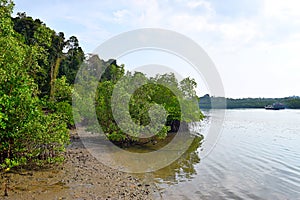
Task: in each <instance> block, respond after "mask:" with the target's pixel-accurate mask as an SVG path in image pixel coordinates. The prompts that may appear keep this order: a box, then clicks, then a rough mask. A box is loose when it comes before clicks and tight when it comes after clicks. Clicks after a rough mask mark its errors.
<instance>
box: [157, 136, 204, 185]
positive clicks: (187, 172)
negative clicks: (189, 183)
mask: <svg viewBox="0 0 300 200" xmlns="http://www.w3.org/2000/svg"><path fill="white" fill-rule="evenodd" d="M202 139H203V138H202V137H200V136H197V137H195V138H194V140H193V142H192V144H191V146H190V148H189V149H188V150H187V151H186V152H185V153H184V154H183V155H182V156H181V157H180V158H179V159H178V160H176V161H175V162H173V163H172V164H171V165H169V166H167V167H165V168H162V169H160V170H158V171H155V172H153V173H152V177H154V178H156V181H157V182H159V183H166V182H167V183H168V184H176V183H179V182H181V181H186V180H190V179H192V178H193V177H194V176H195V175H197V171H196V169H195V168H194V166H195V165H196V164H198V163H199V162H200V158H199V156H198V153H197V150H198V148H199V147H200V145H201V141H202Z"/></svg>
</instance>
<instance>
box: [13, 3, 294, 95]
mask: <svg viewBox="0 0 300 200" xmlns="http://www.w3.org/2000/svg"><path fill="white" fill-rule="evenodd" d="M15 4H16V6H15V13H16V12H23V11H25V12H26V13H27V14H28V15H29V16H32V17H34V18H39V19H41V20H42V21H44V22H45V23H46V24H47V25H48V26H50V27H51V28H52V29H54V30H56V31H62V32H64V33H65V34H66V36H71V35H75V36H77V37H78V38H79V41H80V44H81V46H82V47H83V48H84V50H85V51H86V52H92V51H93V50H94V49H95V48H96V47H97V46H98V45H100V44H101V43H102V42H104V41H105V40H107V39H109V38H111V37H113V36H115V35H118V34H120V33H122V32H124V31H129V30H133V29H137V28H146V27H147V28H148V27H151V28H164V29H169V30H174V31H177V32H179V33H182V34H184V35H186V36H188V37H190V38H191V39H193V40H194V41H196V42H197V43H198V44H199V45H200V46H202V47H203V49H204V50H205V51H206V52H207V53H208V55H209V56H210V57H211V59H212V60H213V61H214V63H215V65H216V67H217V69H218V71H219V73H220V76H221V78H222V81H223V85H224V87H225V94H226V96H227V97H283V96H291V95H300V84H299V83H298V82H299V79H300V56H299V55H298V54H299V52H300V12H299V10H300V2H299V1H298V0H285V1H282V0H226V1H224V0H210V1H209V0H173V1H171V0H119V1H113V0H107V1H105V0H101V1H100V0H89V1H79V0H48V1H46V0H45V1H40V0H39V1H38V0H15ZM122 61H123V63H125V65H126V66H133V65H137V63H135V62H134V59H123V60H121V61H120V62H122ZM169 64H174V63H172V62H171V63H169ZM181 64H182V63H181ZM185 69H186V68H184V67H182V71H181V72H180V71H179V73H182V74H184V75H190V76H193V75H194V73H193V72H192V71H190V70H185ZM195 78H196V79H197V80H198V81H199V85H200V86H199V88H198V90H199V92H198V93H199V94H203V93H206V92H207V91H209V89H207V88H205V87H204V84H203V83H202V82H203V80H200V79H198V78H197V77H195ZM201 81H202V82H201ZM204 82H205V81H204Z"/></svg>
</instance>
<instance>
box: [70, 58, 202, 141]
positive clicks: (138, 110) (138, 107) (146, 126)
mask: <svg viewBox="0 0 300 200" xmlns="http://www.w3.org/2000/svg"><path fill="white" fill-rule="evenodd" d="M105 67H107V68H106V69H105V70H104V73H103V74H102V76H101V79H100V81H99V82H98V81H95V79H93V78H91V77H94V76H92V75H91V76H88V75H89V73H90V74H94V73H96V74H98V73H99V74H100V73H101V71H102V70H103V69H104V68H105ZM83 68H86V70H82V71H81V72H80V73H81V74H82V76H79V77H78V79H79V80H77V83H76V86H75V88H76V93H77V94H80V95H79V96H78V97H77V100H78V102H79V104H80V108H79V110H80V113H79V115H80V116H81V118H82V120H83V122H85V125H86V126H88V127H89V129H90V130H93V131H99V130H98V129H97V124H98V123H99V124H100V127H101V129H102V131H103V132H104V133H105V134H106V136H107V138H108V139H110V140H111V141H113V142H115V143H117V144H120V145H128V144H136V143H141V142H143V143H145V142H149V141H151V140H153V139H155V140H157V139H164V138H165V137H166V135H167V133H168V132H170V131H172V132H177V131H178V129H179V127H181V128H183V127H187V123H188V122H192V121H200V120H201V119H202V117H203V115H202V113H201V112H200V110H199V107H198V104H197V96H196V93H195V87H196V83H195V81H194V80H193V79H190V78H185V79H183V80H182V81H180V82H178V81H177V80H176V78H175V75H174V74H172V73H171V74H163V75H157V76H156V77H146V76H145V75H144V74H143V73H140V72H134V73H131V72H125V70H124V65H121V66H119V65H117V63H116V61H115V60H110V61H107V62H105V61H103V60H100V59H99V58H98V57H97V56H95V55H93V56H91V57H90V58H89V59H88V60H87V62H86V63H85V65H84V66H83ZM87 77H89V78H87ZM96 77H97V76H96ZM95 85H96V86H95ZM93 86H94V87H96V88H97V90H96V95H95V94H94V91H93V89H92V88H93ZM114 93H115V94H116V95H113V94H114ZM94 96H96V98H95V99H94ZM193 99H194V100H195V101H193ZM93 101H95V105H96V107H95V108H96V114H97V118H98V120H97V121H95V120H94V118H93V115H92V114H91V113H92V112H91V110H90V108H91V105H93V104H94V102H93ZM128 105H129V106H128ZM159 105H161V106H162V107H163V108H159ZM163 109H164V110H165V111H166V113H165V115H163V112H164V111H163ZM165 119H166V121H165V123H163V124H162V123H156V122H162V121H164V120H165ZM152 136H153V137H152Z"/></svg>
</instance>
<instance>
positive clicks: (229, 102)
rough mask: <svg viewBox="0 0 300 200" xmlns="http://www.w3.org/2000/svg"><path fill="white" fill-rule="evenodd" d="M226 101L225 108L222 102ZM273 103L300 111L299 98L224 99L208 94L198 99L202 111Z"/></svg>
mask: <svg viewBox="0 0 300 200" xmlns="http://www.w3.org/2000/svg"><path fill="white" fill-rule="evenodd" d="M224 101H226V107H224V105H223V104H222V102H224ZM273 103H282V104H284V106H285V107H286V108H290V109H300V97H298V96H292V97H284V98H240V99H233V98H225V97H213V96H212V97H211V96H209V95H208V94H206V95H204V96H202V97H200V98H199V107H200V108H202V109H210V108H212V104H213V105H214V108H220V109H224V108H227V109H234V108H264V107H265V106H266V105H272V104H273Z"/></svg>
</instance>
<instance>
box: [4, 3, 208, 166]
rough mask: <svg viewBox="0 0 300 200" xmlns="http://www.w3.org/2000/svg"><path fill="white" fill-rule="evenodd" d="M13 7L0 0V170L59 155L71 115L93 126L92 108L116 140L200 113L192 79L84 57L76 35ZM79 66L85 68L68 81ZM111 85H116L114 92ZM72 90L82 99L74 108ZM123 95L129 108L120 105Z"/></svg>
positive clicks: (158, 132)
mask: <svg viewBox="0 0 300 200" xmlns="http://www.w3.org/2000/svg"><path fill="white" fill-rule="evenodd" d="M13 6H14V4H13V2H12V1H10V0H1V2H0V20H1V21H0V170H1V169H9V168H12V167H17V166H26V165H27V166H28V165H30V166H31V165H44V164H49V163H54V162H57V161H61V160H62V159H63V156H62V155H63V154H62V152H63V151H64V150H65V148H66V145H67V144H68V142H69V134H68V132H69V130H68V128H71V127H72V126H74V123H75V122H74V120H75V121H76V122H81V123H83V124H85V125H86V126H87V127H88V128H89V129H91V130H96V127H95V119H93V113H92V112H91V107H95V108H96V114H97V117H96V118H97V119H96V120H97V122H98V123H99V124H100V126H101V128H102V130H103V131H104V132H105V134H106V135H107V138H108V139H110V140H111V141H113V142H116V143H118V144H124V143H126V144H132V143H135V142H140V141H139V140H140V139H139V138H140V137H141V136H143V134H144V137H146V138H147V137H148V136H149V135H147V134H148V133H153V132H154V136H153V137H150V138H148V139H146V140H147V141H148V142H149V141H150V140H152V139H153V138H155V139H163V138H165V137H166V134H167V133H168V132H169V131H175V132H176V131H178V129H179V126H180V124H181V125H182V126H180V127H186V126H187V125H186V123H188V122H191V121H199V120H201V119H202V117H203V116H202V114H201V112H200V110H199V108H198V105H197V101H193V99H197V96H196V93H195V87H196V83H195V81H194V80H192V79H190V78H186V79H184V80H182V81H180V82H178V81H177V80H176V78H175V76H174V74H164V75H157V76H156V77H152V78H150V77H146V76H145V75H144V74H142V73H139V72H135V73H130V72H125V69H124V65H121V66H119V65H117V62H116V61H115V60H109V61H106V62H105V61H103V60H101V59H100V58H99V57H98V56H97V55H89V56H88V58H85V54H84V52H83V50H82V49H81V47H80V46H79V42H78V40H77V38H76V37H75V36H72V37H70V38H69V39H66V38H65V36H64V33H62V32H59V33H56V32H55V31H54V30H52V29H50V28H49V27H47V26H46V25H45V24H44V23H43V22H42V21H41V20H39V19H33V18H32V17H29V16H27V15H26V14H25V13H18V14H17V16H16V17H12V11H13ZM80 66H82V68H83V69H85V70H83V71H82V74H81V76H79V77H77V84H74V82H75V78H76V74H77V72H78V70H79V68H80ZM90 74H98V75H101V78H100V80H98V79H97V78H94V79H93V78H91V76H89V75H90ZM99 77H100V76H99ZM137 82H139V83H141V84H143V86H142V87H140V88H135V86H136V83H137ZM78 83H80V84H78ZM75 86H76V87H75ZM93 87H95V88H97V90H96V92H95V91H92V90H90V88H93ZM116 87H117V88H118V90H119V92H118V94H117V95H115V96H114V98H112V94H113V92H114V89H115V88H116ZM74 88H76V89H77V90H76V91H75V90H74ZM130 90H134V92H133V93H132V92H130ZM95 94H96V95H95ZM72 95H73V97H74V98H76V99H77V100H79V102H80V105H81V107H80V109H78V110H76V108H73V107H72ZM124 101H127V102H126V103H127V104H126V105H127V108H128V105H129V109H126V108H125V107H120V106H119V105H120V103H121V105H122V102H124ZM124 105H125V104H124ZM162 108H164V110H166V112H165V115H162V113H163V112H162V111H163V110H162ZM112 110H117V112H118V113H117V115H114V113H113V111H112ZM73 113H74V117H73ZM126 114H129V115H127V118H122V117H121V118H120V119H119V120H116V119H115V117H116V116H126ZM73 118H75V119H73ZM130 120H132V122H133V123H129V121H130ZM151 120H154V121H156V120H158V121H160V122H164V123H163V124H160V123H154V124H153V123H151V122H152V121H151ZM164 120H165V121H164ZM183 125H185V126H183ZM120 127H121V128H120ZM124 128H125V131H124ZM147 141H146V142H147ZM144 142H145V141H144Z"/></svg>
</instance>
